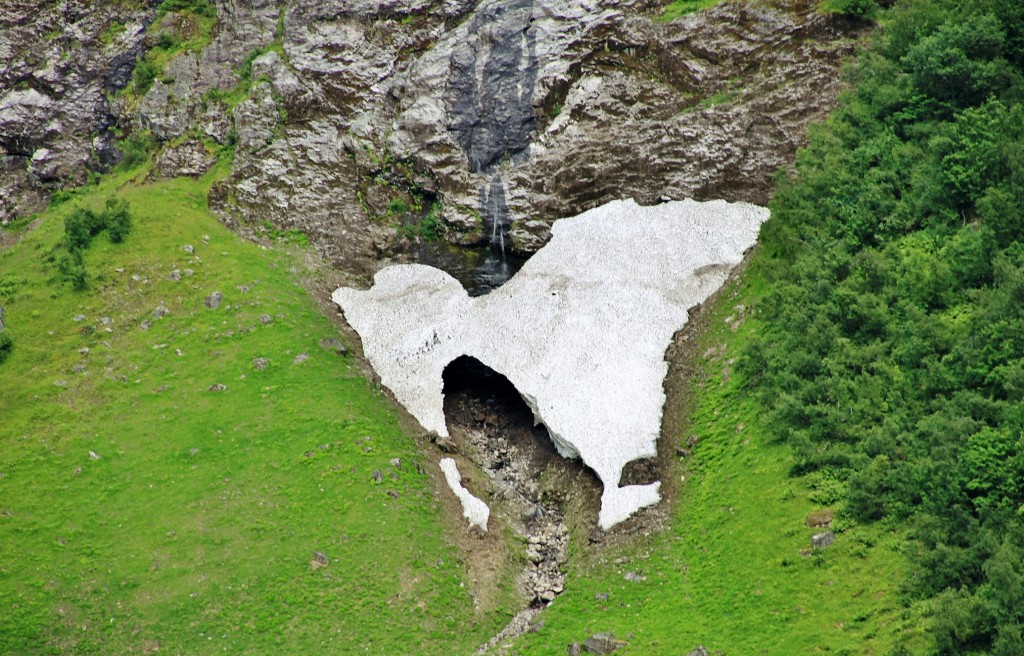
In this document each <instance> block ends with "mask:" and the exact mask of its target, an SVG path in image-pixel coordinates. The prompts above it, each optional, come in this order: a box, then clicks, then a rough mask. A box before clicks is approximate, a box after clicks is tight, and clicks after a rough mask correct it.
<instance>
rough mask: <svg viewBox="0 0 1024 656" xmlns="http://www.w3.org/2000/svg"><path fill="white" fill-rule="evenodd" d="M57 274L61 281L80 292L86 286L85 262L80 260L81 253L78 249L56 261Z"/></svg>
mask: <svg viewBox="0 0 1024 656" xmlns="http://www.w3.org/2000/svg"><path fill="white" fill-rule="evenodd" d="M57 273H58V274H59V275H60V279H61V280H63V281H64V282H66V283H68V284H69V285H71V286H72V287H74V288H75V289H79V290H81V289H85V288H86V287H87V286H88V276H87V274H86V272H85V262H84V260H83V259H82V251H81V250H79V249H75V250H73V251H68V252H67V254H65V255H63V256H62V257H61V258H60V260H58V261H57Z"/></svg>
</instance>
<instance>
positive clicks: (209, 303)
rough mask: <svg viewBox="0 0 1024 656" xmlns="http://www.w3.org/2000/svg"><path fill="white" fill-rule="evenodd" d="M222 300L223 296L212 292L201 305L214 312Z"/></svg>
mask: <svg viewBox="0 0 1024 656" xmlns="http://www.w3.org/2000/svg"><path fill="white" fill-rule="evenodd" d="M222 300H224V295H223V294H221V293H220V292H213V293H212V294H210V295H209V296H207V297H206V298H205V299H203V305H205V306H206V307H208V308H210V309H211V310H216V309H217V308H219V307H220V303H221V301H222Z"/></svg>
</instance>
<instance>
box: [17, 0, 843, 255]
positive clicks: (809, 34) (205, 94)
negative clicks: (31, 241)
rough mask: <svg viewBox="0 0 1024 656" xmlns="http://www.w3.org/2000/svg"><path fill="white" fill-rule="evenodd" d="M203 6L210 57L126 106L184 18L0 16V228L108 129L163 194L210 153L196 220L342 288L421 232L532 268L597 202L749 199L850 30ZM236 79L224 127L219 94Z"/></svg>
mask: <svg viewBox="0 0 1024 656" xmlns="http://www.w3.org/2000/svg"><path fill="white" fill-rule="evenodd" d="M214 4H215V6H216V8H217V12H218V20H217V23H216V25H215V26H214V28H213V32H212V34H211V35H210V37H209V41H208V42H207V43H206V44H205V45H203V46H202V47H200V48H198V49H194V50H187V49H186V50H184V51H182V52H180V53H177V54H176V55H174V56H173V57H170V58H169V60H168V61H167V63H166V65H165V67H164V68H163V70H161V71H160V74H159V76H158V78H157V80H156V81H155V82H154V84H153V85H152V87H151V88H150V89H149V90H148V91H147V92H146V93H145V94H144V95H143V96H142V97H140V98H138V99H137V100H134V101H131V102H129V101H127V100H126V99H125V98H124V97H123V94H122V93H120V90H122V89H124V88H125V87H126V86H129V85H130V83H131V77H132V71H133V69H134V67H135V65H136V64H135V63H136V60H137V59H138V58H139V57H140V56H142V55H144V54H145V53H146V52H147V50H148V49H151V48H154V47H157V44H158V41H159V40H158V39H157V36H158V33H168V34H171V35H178V36H179V37H181V38H184V37H186V36H188V35H190V34H192V33H193V31H194V30H195V26H194V25H192V24H191V23H190V20H191V22H192V23H194V19H190V18H189V15H188V14H186V13H180V12H179V13H174V12H171V13H169V14H166V15H164V16H162V17H158V16H157V12H156V10H155V8H153V7H151V6H144V7H142V8H138V9H135V8H132V6H129V5H124V4H123V3H122V4H118V3H113V4H104V5H97V6H95V7H93V6H91V5H80V6H79V5H64V4H59V3H44V4H43V6H42V7H40V6H39V5H38V3H30V2H25V1H24V0H19V1H15V2H10V3H4V7H3V8H2V9H0V28H2V29H0V149H2V150H0V169H2V175H0V187H2V189H0V191H2V192H3V193H0V199H2V200H0V221H10V220H13V219H15V218H18V217H20V216H24V215H26V214H29V213H31V212H33V211H35V210H38V209H40V208H41V207H42V206H43V205H44V204H45V201H46V198H47V196H48V194H50V193H51V192H52V191H54V190H56V189H59V188H62V187H66V186H69V185H71V186H73V185H76V184H80V183H82V182H84V181H85V179H86V173H87V171H89V170H96V171H101V170H104V169H105V168H107V167H108V166H110V165H111V164H113V163H114V162H115V161H117V159H118V157H119V152H118V148H117V141H116V139H115V137H114V135H115V132H116V131H120V133H121V134H123V135H130V134H134V133H136V132H138V131H147V130H148V131H150V132H151V133H152V135H153V137H154V138H155V139H156V140H157V142H158V144H161V152H160V153H159V154H158V167H157V173H158V174H159V175H161V176H164V177H173V176H175V175H201V174H202V173H203V172H204V171H205V170H207V169H208V168H209V166H210V164H211V163H212V162H211V159H210V157H211V155H210V152H211V150H215V149H216V148H217V147H221V146H225V145H229V144H232V143H233V144H234V145H235V156H234V162H233V170H232V173H231V175H230V177H229V178H228V179H227V180H226V181H224V182H223V183H221V184H219V185H218V186H216V187H215V188H214V190H213V191H212V192H211V198H210V206H211V207H212V208H214V209H215V210H216V211H218V212H219V213H220V214H221V215H222V217H223V218H224V220H225V221H226V222H228V223H229V224H230V225H233V226H236V227H239V228H244V229H253V228H255V229H258V228H259V227H260V226H262V225H263V223H264V221H270V222H271V223H272V224H273V225H274V226H276V227H277V228H278V229H284V230H289V229H297V230H302V231H303V232H304V233H306V234H307V235H308V236H309V238H310V239H311V241H312V242H313V243H314V244H316V246H317V247H318V249H319V250H320V251H321V253H322V254H324V255H326V256H327V257H328V258H329V259H330V260H331V261H332V262H334V263H335V264H337V265H340V266H342V267H343V268H345V269H347V270H349V271H353V272H357V273H367V272H370V271H373V270H375V269H376V268H377V267H378V266H379V261H380V260H381V259H399V260H415V259H417V258H418V257H420V254H421V249H420V248H419V246H418V245H417V243H416V242H417V241H421V240H422V236H421V235H420V234H419V233H418V232H417V227H418V226H419V225H420V223H421V222H422V221H423V220H425V219H426V217H427V216H428V215H431V216H433V217H435V218H436V219H438V220H440V223H439V224H438V225H439V231H440V233H441V234H442V235H443V236H444V237H445V239H447V240H448V241H450V242H452V243H458V244H487V243H493V244H494V245H495V247H496V248H498V249H499V250H500V249H501V248H505V249H506V250H509V249H511V250H515V251H517V252H521V253H532V252H534V251H536V250H537V249H539V248H540V247H541V246H542V245H543V244H544V243H545V242H546V241H547V239H548V238H549V236H550V232H549V231H550V227H551V225H552V223H553V222H554V221H556V220H558V219H561V218H563V217H567V216H573V215H575V214H578V213H579V212H581V211H584V210H587V209H590V208H593V207H596V206H598V205H601V204H603V203H605V202H607V201H609V200H612V199H616V198H621V197H626V196H631V197H634V198H636V199H637V201H639V202H640V203H642V204H650V203H653V202H657V201H658V199H660V198H669V199H681V198H684V197H694V198H697V199H709V198H723V199H726V200H732V201H735V200H745V201H751V202H755V203H764V202H765V201H766V200H767V197H768V195H769V193H770V184H771V179H772V175H773V174H774V172H775V171H776V170H777V169H778V168H779V167H780V166H784V165H786V164H787V163H789V162H790V161H791V159H792V157H793V154H794V153H795V150H796V148H797V147H798V146H799V145H800V144H801V143H802V142H803V140H804V130H805V127H806V125H807V124H808V122H810V121H812V120H815V119H817V118H820V117H822V116H824V114H825V113H826V112H827V111H828V110H829V109H830V108H831V107H832V105H833V102H834V97H835V95H836V93H837V91H838V88H839V81H838V80H839V76H838V75H837V72H838V67H839V64H840V60H841V59H842V57H844V56H846V55H849V54H851V53H852V51H853V47H854V37H856V36H857V32H856V29H861V28H855V27H853V26H851V25H850V24H847V23H840V22H835V21H833V20H832V19H830V18H828V17H826V16H823V15H821V14H818V13H817V12H816V11H815V10H814V9H815V6H816V5H817V3H816V2H812V1H810V0H806V1H805V0H798V1H796V2H782V1H781V0H726V1H725V2H722V3H721V4H719V5H718V6H716V7H714V8H712V9H711V10H708V11H705V12H700V13H698V14H694V15H691V16H687V17H684V18H681V19H677V20H675V21H673V22H670V23H661V22H657V21H654V20H653V17H655V16H656V15H657V14H658V13H659V12H660V10H661V7H662V5H663V3H662V2H656V1H655V0H594V1H593V2H587V3H580V2H576V1H575V0H514V1H512V2H508V0H482V1H480V2H474V1H471V0H447V1H445V2H439V1H436V0H402V1H399V0H360V1H358V2H351V1H342V0H334V1H331V2H324V3H315V4H311V3H299V2H297V1H294V0H292V1H288V2H283V3H275V2H273V1H272V0H252V1H250V2H245V3H234V2H219V1H218V2H215V3H214ZM157 20H159V22H158V23H155V24H154V21H157ZM151 25H152V27H151ZM115 28H117V29H115ZM190 30H191V31H190ZM54 35H56V36H54ZM275 44H276V45H275ZM271 45H274V48H273V49H269V50H268V48H270V46H271ZM261 50H262V51H264V52H263V53H262V54H260V51H261ZM72 55H73V56H72ZM246 62H248V64H246V66H248V68H247V70H248V77H247V79H249V80H251V81H252V82H251V86H250V87H249V91H248V95H247V97H246V98H245V99H243V100H242V101H241V102H239V103H238V104H237V105H236V106H235V108H234V110H229V109H228V105H227V104H226V103H225V102H223V101H222V100H220V96H219V95H218V94H223V93H229V92H231V91H232V90H234V89H236V88H237V85H238V84H239V83H240V80H241V79H242V78H241V71H242V69H243V68H245V66H243V64H245V63H246ZM172 144H174V145H172Z"/></svg>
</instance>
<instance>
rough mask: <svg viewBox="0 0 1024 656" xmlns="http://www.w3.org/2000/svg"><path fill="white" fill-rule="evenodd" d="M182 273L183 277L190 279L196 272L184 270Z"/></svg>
mask: <svg viewBox="0 0 1024 656" xmlns="http://www.w3.org/2000/svg"><path fill="white" fill-rule="evenodd" d="M182 273H184V274H185V277H187V278H190V277H192V276H194V275H195V274H196V272H195V271H193V270H192V269H184V270H182Z"/></svg>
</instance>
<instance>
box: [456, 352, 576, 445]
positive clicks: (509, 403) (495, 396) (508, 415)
mask: <svg viewBox="0 0 1024 656" xmlns="http://www.w3.org/2000/svg"><path fill="white" fill-rule="evenodd" d="M442 379H443V381H444V387H443V391H444V416H445V421H446V422H447V423H448V428H449V430H450V431H451V430H457V429H458V428H481V429H484V430H485V431H486V430H497V431H500V432H501V433H502V435H503V436H504V437H505V438H506V439H508V440H509V441H510V442H511V443H513V444H516V445H518V446H531V447H533V448H536V449H538V450H540V451H542V452H543V453H542V454H538V455H543V456H545V457H548V458H550V457H556V458H557V457H560V456H559V455H558V451H557V450H556V449H555V445H554V444H553V443H552V442H551V438H550V437H549V436H548V431H547V428H545V427H544V425H543V424H538V425H536V426H535V425H534V423H533V411H532V410H530V407H529V406H528V405H526V402H525V401H524V400H523V397H522V395H520V394H519V391H518V390H517V389H516V388H515V385H513V384H512V383H511V381H509V379H508V378H506V377H505V376H503V375H502V374H500V373H498V372H497V371H495V370H493V369H491V368H490V367H488V366H487V365H485V364H484V363H482V362H480V361H479V360H477V359H476V358H474V357H470V356H468V355H463V356H459V357H458V358H455V359H454V360H452V361H451V362H450V363H449V364H448V366H447V367H445V369H444V373H443V374H442Z"/></svg>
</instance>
